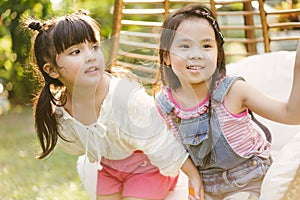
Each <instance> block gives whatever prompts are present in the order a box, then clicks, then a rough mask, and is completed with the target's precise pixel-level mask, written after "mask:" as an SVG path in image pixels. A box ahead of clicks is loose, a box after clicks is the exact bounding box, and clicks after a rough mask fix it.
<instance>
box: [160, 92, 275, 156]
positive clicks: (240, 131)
mask: <svg viewBox="0 0 300 200" xmlns="http://www.w3.org/2000/svg"><path fill="white" fill-rule="evenodd" d="M162 92H163V94H164V95H165V97H166V99H167V100H168V101H169V102H170V103H171V104H173V105H174V112H172V113H171V114H170V115H167V116H166V115H165V114H163V113H161V114H162V116H163V117H164V118H165V119H166V122H167V124H168V125H169V128H170V129H172V131H173V132H174V133H175V136H176V137H177V138H178V139H179V140H181V139H180V136H179V131H178V127H177V125H176V123H175V120H176V118H181V119H189V118H195V117H198V116H199V115H201V114H203V113H204V112H206V110H207V107H208V96H207V97H206V98H205V99H204V100H203V101H202V102H200V103H199V104H198V105H197V106H195V107H193V108H188V109H185V108H182V107H181V106H180V105H179V103H178V102H177V101H176V100H175V98H174V97H173V95H172V93H171V91H170V89H169V88H167V87H165V88H164V89H163V90H162ZM212 106H213V107H214V109H215V111H216V112H217V115H218V117H219V123H220V126H221V129H222V132H223V134H224V136H225V138H226V140H227V142H228V144H229V145H230V146H231V148H232V149H233V151H234V152H235V153H237V154H238V155H240V156H241V157H244V158H247V157H250V156H252V155H258V156H260V157H263V158H268V157H269V156H270V153H271V144H270V143H269V142H268V141H267V140H266V139H265V137H264V133H263V131H262V130H260V129H259V128H258V127H257V126H255V125H253V122H252V120H251V116H250V115H249V114H248V110H246V111H245V112H243V113H240V114H232V113H230V112H229V111H228V110H227V109H226V107H225V105H224V102H222V104H216V103H215V102H214V101H213V103H212Z"/></svg>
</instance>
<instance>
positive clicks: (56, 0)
mask: <svg viewBox="0 0 300 200" xmlns="http://www.w3.org/2000/svg"><path fill="white" fill-rule="evenodd" d="M61 1H62V0H50V2H51V3H52V4H59V3H60V2H61Z"/></svg>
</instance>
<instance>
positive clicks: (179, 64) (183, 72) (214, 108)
mask: <svg viewBox="0 0 300 200" xmlns="http://www.w3.org/2000/svg"><path fill="white" fill-rule="evenodd" d="M223 43H224V38H223V35H222V33H221V32H220V29H219V26H218V24H217V21H216V19H215V17H214V16H213V14H212V12H211V11H210V10H209V9H208V8H206V7H204V6H202V5H199V4H197V5H190V6H187V7H184V8H182V9H179V10H177V11H175V12H173V13H171V14H170V15H169V16H168V17H167V19H166V20H165V21H164V23H163V29H162V33H161V37H160V50H159V56H160V76H161V77H160V79H161V81H162V84H163V85H164V86H163V87H162V90H161V92H160V93H158V94H157V95H156V102H157V106H158V109H159V110H160V113H161V115H162V116H163V117H164V118H165V120H166V122H167V124H168V125H169V128H170V129H172V130H174V133H175V136H176V137H177V139H178V140H180V141H181V142H182V144H183V145H184V146H185V148H186V150H187V151H188V152H189V154H190V157H191V158H192V160H193V162H194V164H195V165H196V167H197V168H198V170H199V173H200V174H201V177H202V181H203V185H204V191H205V199H238V200H244V199H258V198H259V195H260V187H261V183H262V180H263V178H264V176H265V174H266V172H267V170H268V168H269V166H270V165H271V158H270V151H271V144H270V142H271V141H270V134H269V132H267V131H266V130H265V128H264V127H263V126H261V128H258V127H257V126H255V125H254V123H253V121H256V120H255V118H253V116H252V115H251V112H250V110H253V111H254V112H255V113H257V114H259V115H261V116H263V117H265V118H268V119H270V120H273V121H277V122H280V123H286V124H299V123H300V106H299V104H300V95H299V91H300V79H299V74H300V72H299V70H300V63H299V62H300V60H299V56H300V55H299V53H300V50H299V48H298V49H297V56H296V63H295V73H294V74H295V77H294V82H293V87H292V90H291V95H290V97H289V99H288V101H287V102H280V101H278V100H275V99H272V98H270V97H268V96H266V95H264V94H262V93H261V92H259V91H258V90H256V89H255V88H253V87H251V86H250V85H249V84H248V83H247V82H245V81H244V80H243V79H242V78H241V77H228V76H226V69H225V56H224V49H223ZM296 72H297V73H296ZM297 91H298V92H297ZM258 124H259V126H260V125H261V124H260V123H258ZM263 132H265V133H266V136H267V137H265V135H264V134H263ZM202 189H203V188H199V190H197V191H194V196H195V197H197V196H199V195H200V191H201V190H202ZM191 198H193V197H191Z"/></svg>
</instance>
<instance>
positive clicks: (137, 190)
mask: <svg viewBox="0 0 300 200" xmlns="http://www.w3.org/2000/svg"><path fill="white" fill-rule="evenodd" d="M125 163H126V164H125ZM101 164H102V166H103V168H102V170H99V171H98V182H97V195H110V194H114V193H122V196H123V197H135V198H145V199H164V198H165V197H166V196H167V194H168V192H169V191H172V190H174V188H175V186H176V183H177V180H178V176H177V177H168V176H163V175H161V174H160V173H159V169H158V168H157V167H155V166H153V165H152V164H151V163H150V161H149V159H148V158H147V156H145V154H143V153H141V152H137V153H133V154H132V155H131V156H129V157H128V158H126V159H123V160H120V161H116V160H115V161H110V160H107V159H102V160H101ZM125 166H126V167H125ZM121 167H122V169H120V168H121Z"/></svg>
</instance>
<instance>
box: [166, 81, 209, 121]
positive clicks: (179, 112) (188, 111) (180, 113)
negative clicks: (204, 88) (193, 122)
mask: <svg viewBox="0 0 300 200" xmlns="http://www.w3.org/2000/svg"><path fill="white" fill-rule="evenodd" d="M162 92H163V95H164V96H165V99H166V100H167V101H168V103H169V104H170V105H172V107H173V111H174V114H175V115H176V116H177V117H179V118H181V119H190V118H195V117H198V116H200V115H202V114H203V113H205V112H206V111H207V110H208V100H209V94H208V95H207V97H206V98H205V99H204V100H203V101H201V102H200V103H199V104H198V105H196V106H194V107H192V108H183V107H182V106H180V104H179V103H178V102H177V101H176V99H175V98H174V96H173V95H172V92H171V89H170V88H169V87H168V86H164V87H163V89H162Z"/></svg>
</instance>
